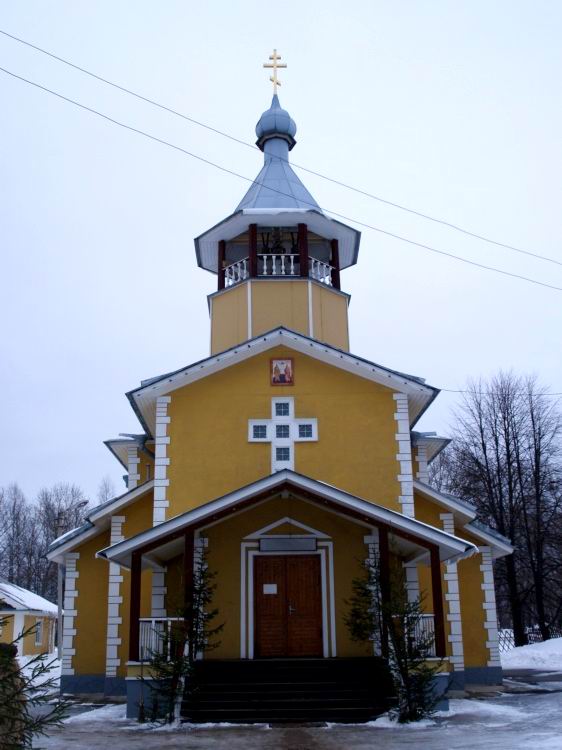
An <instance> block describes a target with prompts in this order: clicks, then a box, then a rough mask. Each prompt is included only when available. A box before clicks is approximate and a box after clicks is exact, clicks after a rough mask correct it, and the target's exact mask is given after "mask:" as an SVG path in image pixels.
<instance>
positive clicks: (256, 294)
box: [195, 52, 360, 354]
mask: <svg viewBox="0 0 562 750" xmlns="http://www.w3.org/2000/svg"><path fill="white" fill-rule="evenodd" d="M274 55H275V58H276V59H280V58H279V57H278V56H277V53H276V52H275V53H274ZM271 59H274V58H273V57H272V58H271ZM267 67H271V66H270V65H268V66H267ZM271 80H272V81H273V83H274V88H275V89H276V87H277V86H278V85H280V83H279V81H278V80H277V73H276V70H275V71H274V77H272V79H271ZM296 132H297V126H296V124H295V122H294V120H293V119H292V118H291V116H290V115H289V113H288V112H287V111H286V110H284V109H282V108H281V105H280V103H279V98H278V96H277V94H276V93H274V96H273V100H272V102H271V106H270V108H269V109H268V110H266V111H265V112H264V113H263V114H262V116H261V117H260V119H259V121H258V123H257V125H256V135H257V141H256V145H257V146H258V148H259V149H260V150H261V151H262V152H263V155H264V164H263V167H262V169H261V171H260V173H259V174H258V176H257V177H256V179H255V180H254V182H253V183H252V185H251V186H250V188H249V190H248V192H247V193H246V195H245V196H244V197H243V198H242V200H241V201H240V203H239V204H238V206H237V208H236V210H235V211H234V213H232V214H231V215H230V216H228V217H227V218H226V219H224V220H223V221H221V222H220V223H219V224H217V225H215V226H214V227H212V228H211V229H209V230H208V231H206V232H204V233H203V234H202V235H200V236H199V237H197V238H196V239H195V250H196V254H197V262H198V264H199V266H200V267H202V268H205V269H206V270H207V271H210V272H211V273H214V274H216V275H217V280H218V283H217V291H216V292H215V293H213V294H211V295H209V310H210V315H211V354H216V353H217V352H220V351H224V350H225V349H229V348H231V347H233V346H236V345H238V344H241V343H243V342H244V341H247V340H248V339H251V338H254V337H255V336H259V335H260V334H262V333H266V332H267V331H270V330H271V329H273V328H276V327H277V326H284V327H286V328H290V329H292V330H295V331H297V332H299V333H302V334H305V335H306V336H310V337H311V338H314V339H317V340H318V341H324V342H326V343H328V344H330V345H332V346H335V347H337V348H339V349H344V350H348V349H349V334H348V317H347V307H348V304H349V295H348V294H346V293H345V292H344V291H342V289H341V285H340V272H341V271H342V270H343V269H345V268H348V267H349V266H352V265H354V264H355V263H356V262H357V255H358V251H359V241H360V232H358V231H357V230H355V229H353V228H352V227H349V226H347V225H346V224H342V223H341V222H339V221H336V220H334V219H331V218H329V217H328V216H326V215H325V214H324V213H323V211H322V209H321V208H320V207H319V206H318V204H317V203H316V201H315V200H314V198H313V197H312V195H311V194H310V193H309V192H308V190H307V189H306V188H305V186H304V185H303V184H302V182H301V181H300V179H299V178H298V176H297V175H296V174H295V172H294V171H293V169H292V167H291V165H290V163H289V151H291V150H292V149H293V147H294V146H295V144H296V140H295V135H296Z"/></svg>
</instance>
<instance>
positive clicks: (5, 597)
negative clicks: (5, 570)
mask: <svg viewBox="0 0 562 750" xmlns="http://www.w3.org/2000/svg"><path fill="white" fill-rule="evenodd" d="M0 602H6V604H9V605H10V606H11V607H13V608H14V609H15V610H16V611H17V610H22V609H23V610H32V611H34V612H35V611H36V612H48V613H49V614H56V613H57V611H58V610H57V605H56V604H53V602H50V601H48V600H47V599H44V598H43V597H42V596H39V594H34V593H33V592H32V591H28V590H27V589H23V588H22V587H21V586H16V584H15V583H7V582H5V581H0ZM0 608H1V606H0Z"/></svg>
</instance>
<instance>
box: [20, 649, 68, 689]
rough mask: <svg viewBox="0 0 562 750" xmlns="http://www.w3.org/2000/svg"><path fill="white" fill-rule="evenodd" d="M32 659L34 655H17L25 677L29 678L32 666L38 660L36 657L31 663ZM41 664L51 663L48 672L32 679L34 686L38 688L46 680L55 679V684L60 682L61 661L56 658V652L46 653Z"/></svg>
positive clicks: (31, 673) (37, 662)
mask: <svg viewBox="0 0 562 750" xmlns="http://www.w3.org/2000/svg"><path fill="white" fill-rule="evenodd" d="M33 659H36V657H35V656H18V662H19V665H20V667H21V670H22V672H23V674H24V676H25V677H26V679H28V680H29V679H31V677H32V675H33V668H34V666H36V665H37V664H39V663H40V662H39V661H38V660H37V659H36V661H35V662H33V663H31V662H32V660H33ZM43 664H45V665H52V668H51V670H50V671H49V672H47V673H45V674H43V675H40V676H39V677H36V678H35V681H34V687H35V688H40V687H41V685H43V684H44V683H45V682H47V680H55V683H56V685H58V684H59V683H60V673H61V663H60V661H59V660H58V659H57V654H56V652H55V653H53V654H47V656H46V657H45V660H44V661H43Z"/></svg>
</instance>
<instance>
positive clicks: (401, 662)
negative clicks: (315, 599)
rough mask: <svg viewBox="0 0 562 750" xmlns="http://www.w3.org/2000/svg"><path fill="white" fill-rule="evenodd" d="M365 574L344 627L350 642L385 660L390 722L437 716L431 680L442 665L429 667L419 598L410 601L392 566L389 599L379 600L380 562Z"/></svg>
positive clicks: (430, 644)
mask: <svg viewBox="0 0 562 750" xmlns="http://www.w3.org/2000/svg"><path fill="white" fill-rule="evenodd" d="M363 568H364V570H363V574H362V575H361V576H359V577H357V578H355V579H354V580H353V583H352V587H353V594H352V596H351V599H350V600H349V601H348V602H347V604H348V605H349V611H348V614H347V616H346V619H345V623H346V625H347V628H348V630H349V633H350V635H351V638H352V640H354V641H359V642H363V643H365V642H371V643H374V644H376V646H377V648H378V649H380V650H381V652H382V653H383V655H385V656H386V657H387V658H388V663H389V667H390V670H391V673H392V679H393V683H394V689H395V692H396V696H395V702H394V706H393V707H392V708H391V709H390V712H389V713H390V716H391V718H393V719H395V720H396V721H398V722H399V723H406V722H410V721H419V720H420V719H424V718H428V717H430V716H431V715H432V714H433V713H434V712H435V706H436V704H437V701H438V698H437V697H436V695H435V691H434V679H435V676H436V675H437V673H438V672H439V671H440V669H441V662H440V661H438V662H434V663H430V662H428V658H429V657H431V656H432V655H433V651H434V633H433V632H428V631H427V630H425V629H424V627H423V621H424V614H425V613H424V609H423V599H422V598H420V597H417V598H416V599H414V600H409V599H408V595H407V590H406V581H405V576H404V570H403V568H402V566H401V565H399V566H397V565H394V566H391V569H390V570H391V573H390V596H389V598H388V601H386V602H383V600H382V596H381V582H380V568H379V564H378V560H377V559H375V558H372V559H369V560H367V561H365V562H364V563H363Z"/></svg>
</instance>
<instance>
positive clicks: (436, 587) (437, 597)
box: [430, 546, 446, 658]
mask: <svg viewBox="0 0 562 750" xmlns="http://www.w3.org/2000/svg"><path fill="white" fill-rule="evenodd" d="M430 559H431V589H432V594H433V612H434V614H435V655H436V656H439V657H441V658H444V657H445V656H446V646H445V617H444V614H443V589H442V585H441V561H440V558H439V547H436V546H432V547H431V549H430Z"/></svg>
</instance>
